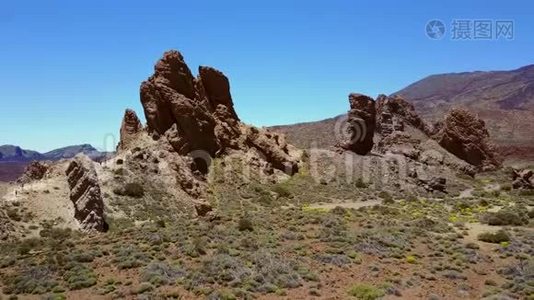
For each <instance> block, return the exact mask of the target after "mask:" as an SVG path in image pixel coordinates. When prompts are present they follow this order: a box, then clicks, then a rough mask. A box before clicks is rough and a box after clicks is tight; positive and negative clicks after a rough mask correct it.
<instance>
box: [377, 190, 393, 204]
mask: <svg viewBox="0 0 534 300" xmlns="http://www.w3.org/2000/svg"><path fill="white" fill-rule="evenodd" d="M378 197H380V198H382V203H384V204H393V203H394V201H393V197H392V196H391V194H390V193H388V192H386V191H381V192H380V193H378Z"/></svg>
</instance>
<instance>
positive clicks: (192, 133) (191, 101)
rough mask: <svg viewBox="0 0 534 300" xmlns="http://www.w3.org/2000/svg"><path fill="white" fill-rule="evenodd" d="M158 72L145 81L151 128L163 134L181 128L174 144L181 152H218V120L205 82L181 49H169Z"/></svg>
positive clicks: (144, 101) (143, 91)
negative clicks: (198, 76)
mask: <svg viewBox="0 0 534 300" xmlns="http://www.w3.org/2000/svg"><path fill="white" fill-rule="evenodd" d="M154 69H155V72H154V75H152V76H151V77H150V78H149V79H148V80H147V81H145V82H143V83H142V85H141V102H142V104H143V108H144V110H145V116H146V119H147V123H148V128H149V130H151V131H153V132H156V133H158V134H159V135H163V134H164V133H165V132H166V131H167V130H169V129H170V128H171V127H173V126H175V129H176V131H177V135H176V136H175V137H176V139H175V141H174V143H173V147H174V148H175V150H176V151H177V152H178V153H180V154H187V153H189V152H191V151H195V150H203V151H207V152H208V153H210V154H212V155H213V154H215V153H216V151H217V150H218V148H219V146H218V144H217V139H216V137H215V133H214V128H215V120H214V119H213V116H212V115H211V112H210V109H209V108H210V107H209V103H208V101H207V99H206V98H205V97H204V95H205V93H204V89H203V88H202V85H201V84H200V83H199V82H198V81H197V80H196V79H195V78H194V77H193V75H192V74H191V71H190V70H189V67H188V66H187V65H186V64H185V62H184V59H183V57H182V55H181V54H180V53H179V52H178V51H169V52H166V53H165V54H164V55H163V58H162V59H161V60H160V61H158V63H157V64H156V67H155V68H154Z"/></svg>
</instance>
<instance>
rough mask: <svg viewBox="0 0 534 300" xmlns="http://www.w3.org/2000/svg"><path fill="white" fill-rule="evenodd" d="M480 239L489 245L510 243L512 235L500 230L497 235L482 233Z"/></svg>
mask: <svg viewBox="0 0 534 300" xmlns="http://www.w3.org/2000/svg"><path fill="white" fill-rule="evenodd" d="M478 239H479V240H480V241H483V242H487V243H494V244H499V243H502V242H509V241H510V235H509V234H508V233H507V232H506V231H504V230H499V231H497V232H495V233H491V232H485V233H481V234H479V235H478Z"/></svg>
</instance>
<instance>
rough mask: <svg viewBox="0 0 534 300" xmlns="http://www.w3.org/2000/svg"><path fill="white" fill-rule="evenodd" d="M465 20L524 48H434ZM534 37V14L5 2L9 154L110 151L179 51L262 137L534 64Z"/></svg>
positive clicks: (445, 8) (368, 4)
mask: <svg viewBox="0 0 534 300" xmlns="http://www.w3.org/2000/svg"><path fill="white" fill-rule="evenodd" d="M82 2H84V4H81V3H82ZM401 2H402V3H401ZM458 18H464V19H513V20H514V21H515V23H514V24H515V27H514V35H515V39H514V40H513V41H502V40H500V41H495V40H492V41H453V40H450V38H449V34H450V32H447V34H446V36H445V38H444V39H443V40H431V39H429V38H428V37H427V36H426V35H425V25H426V23H427V21H429V20H431V19H441V20H443V21H444V23H445V24H446V26H447V27H448V26H449V25H450V23H451V22H452V20H453V19H458ZM447 29H449V28H447ZM533 29H534V4H532V1H502V0H499V1H488V0H485V1H444V0H442V1H379V0H374V1H338V0H329V1H310V0H306V1H291V0H274V1H273V0H271V1H250V0H247V1H220V0H219V1H177V0H174V1H132V0H129V1H116V0H113V1H110V0H106V1H99V0H97V1H95V0H91V1H72V0H69V1H42V0H39V1H24V0H21V1H9V2H7V1H4V2H3V3H2V5H1V7H0V37H1V44H0V45H1V47H0V99H1V102H0V104H1V105H0V109H1V110H0V111H1V116H0V144H17V145H20V146H22V147H24V148H28V149H36V150H39V151H47V150H51V149H53V148H57V147H61V146H65V145H71V144H80V143H91V144H93V145H94V146H96V147H97V148H103V147H104V146H105V144H104V138H105V137H106V135H108V134H113V135H116V134H117V132H118V129H119V126H120V122H121V118H122V114H123V111H124V109H125V108H127V107H131V108H133V109H135V110H136V111H137V112H138V114H139V115H140V116H141V117H143V118H144V116H143V113H142V108H141V105H140V102H139V84H140V82H141V81H143V80H144V79H146V78H147V77H148V76H150V75H151V73H152V70H153V65H154V63H155V61H156V60H157V59H158V58H159V57H160V56H161V54H162V53H163V52H164V51H165V50H168V49H172V48H174V49H178V50H180V51H181V52H182V53H183V54H184V56H185V58H186V60H187V62H188V64H189V66H190V68H191V69H192V70H193V72H195V73H196V68H197V66H198V65H200V64H202V65H210V66H213V67H216V68H217V69H220V70H222V71H223V72H224V73H225V74H226V75H227V76H228V77H229V78H230V82H231V88H232V94H233V98H234V102H235V106H236V109H237V112H238V114H239V115H240V117H241V118H242V119H243V120H244V121H245V122H247V123H252V124H255V125H259V126H261V125H274V124H285V123H294V122H301V121H311V120H318V119H323V118H327V117H331V116H334V115H337V114H340V113H343V112H345V111H346V110H347V108H348V102H347V94H348V93H349V92H360V93H365V94H369V95H371V96H376V95H377V94H379V93H386V94H388V93H392V92H395V91H397V90H399V89H401V88H403V87H404V86H406V85H408V84H410V83H412V82H414V81H416V80H419V79H421V78H423V77H425V76H427V75H430V74H434V73H444V72H460V71H471V70H497V69H514V68H517V67H520V66H523V65H527V64H532V63H534V56H533V54H534V31H533ZM107 147H108V149H109V148H112V146H110V143H109V142H108V143H107Z"/></svg>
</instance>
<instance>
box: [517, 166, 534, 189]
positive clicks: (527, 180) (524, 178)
mask: <svg viewBox="0 0 534 300" xmlns="http://www.w3.org/2000/svg"><path fill="white" fill-rule="evenodd" d="M512 179H513V183H512V187H513V188H514V189H534V172H533V171H532V170H528V169H526V170H512Z"/></svg>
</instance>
